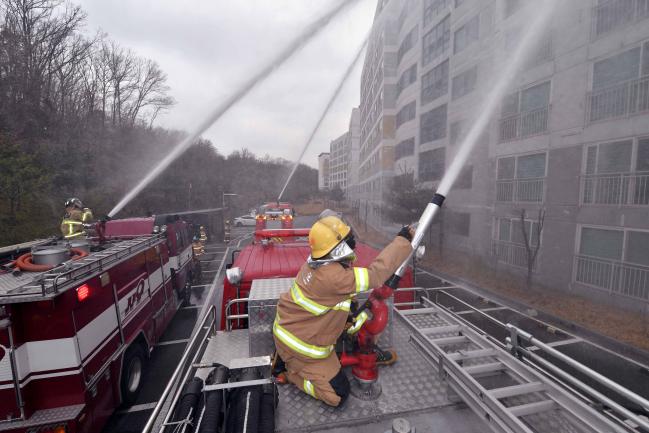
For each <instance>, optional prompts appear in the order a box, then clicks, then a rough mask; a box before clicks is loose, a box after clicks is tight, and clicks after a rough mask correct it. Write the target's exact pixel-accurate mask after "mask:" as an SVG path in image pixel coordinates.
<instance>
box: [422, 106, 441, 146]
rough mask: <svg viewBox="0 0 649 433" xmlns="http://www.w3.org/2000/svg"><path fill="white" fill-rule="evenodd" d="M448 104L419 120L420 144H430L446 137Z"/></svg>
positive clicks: (423, 115)
mask: <svg viewBox="0 0 649 433" xmlns="http://www.w3.org/2000/svg"><path fill="white" fill-rule="evenodd" d="M446 108H447V107H446V104H444V105H442V106H440V107H437V108H434V109H432V110H430V111H428V112H426V113H424V114H422V115H421V119H420V120H419V142H420V143H428V142H430V141H434V140H439V139H440V138H444V137H446V116H447V110H446Z"/></svg>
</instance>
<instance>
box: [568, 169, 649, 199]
mask: <svg viewBox="0 0 649 433" xmlns="http://www.w3.org/2000/svg"><path fill="white" fill-rule="evenodd" d="M581 191H582V193H581V204H586V205H589V204H610V205H618V206H646V205H649V172H638V173H609V174H594V175H586V176H582V178H581Z"/></svg>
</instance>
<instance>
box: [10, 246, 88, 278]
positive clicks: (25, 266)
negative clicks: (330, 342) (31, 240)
mask: <svg viewBox="0 0 649 433" xmlns="http://www.w3.org/2000/svg"><path fill="white" fill-rule="evenodd" d="M70 252H71V253H72V254H73V255H72V257H71V259H72V260H79V259H81V258H83V257H86V256H87V255H88V253H87V252H86V251H84V250H82V249H79V248H70ZM15 264H16V267H17V268H18V269H20V270H21V271H27V272H45V271H49V270H50V269H52V268H54V265H36V264H34V263H32V253H27V254H23V255H22V256H20V257H18V258H17V259H16V262H15Z"/></svg>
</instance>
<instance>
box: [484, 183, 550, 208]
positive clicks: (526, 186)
mask: <svg viewBox="0 0 649 433" xmlns="http://www.w3.org/2000/svg"><path fill="white" fill-rule="evenodd" d="M544 187H545V178H544V177H538V178H530V179H510V180H498V181H496V201H505V202H535V203H540V202H542V201H543V190H544Z"/></svg>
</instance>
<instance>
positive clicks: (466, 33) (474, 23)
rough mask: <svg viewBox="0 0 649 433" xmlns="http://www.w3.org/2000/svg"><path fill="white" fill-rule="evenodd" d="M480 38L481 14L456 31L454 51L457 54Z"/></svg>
mask: <svg viewBox="0 0 649 433" xmlns="http://www.w3.org/2000/svg"><path fill="white" fill-rule="evenodd" d="M478 39H480V14H478V15H476V16H474V17H473V18H471V20H469V21H468V22H467V23H466V24H464V25H463V26H462V27H460V28H459V29H457V30H456V31H455V35H454V37H453V41H454V43H453V52H454V53H455V54H457V53H459V52H461V51H463V50H464V49H465V48H467V47H468V46H469V45H471V44H472V43H474V42H475V41H477V40H478Z"/></svg>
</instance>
